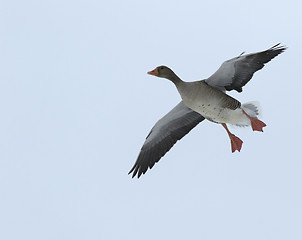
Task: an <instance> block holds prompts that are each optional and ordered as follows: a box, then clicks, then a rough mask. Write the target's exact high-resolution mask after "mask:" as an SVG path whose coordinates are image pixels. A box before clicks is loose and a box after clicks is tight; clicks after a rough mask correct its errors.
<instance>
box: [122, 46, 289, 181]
mask: <svg viewBox="0 0 302 240" xmlns="http://www.w3.org/2000/svg"><path fill="white" fill-rule="evenodd" d="M285 50H286V47H285V46H281V45H280V44H277V45H275V46H273V47H271V48H269V49H267V50H265V51H262V52H257V53H252V54H246V55H243V54H244V53H242V54H240V55H239V56H238V57H235V58H232V59H230V60H227V61H225V62H224V63H222V65H221V66H220V68H219V69H218V70H217V71H216V72H215V73H214V74H213V75H212V76H210V77H209V78H207V79H205V80H201V81H195V82H184V81H182V80H181V79H180V78H179V77H178V76H177V75H176V74H175V73H174V72H173V71H172V70H171V69H170V68H168V67H166V66H159V67H157V68H155V69H154V70H152V71H149V72H148V74H151V75H154V76H157V77H161V78H167V79H169V80H170V81H172V82H173V83H174V84H175V85H176V88H177V90H178V92H179V94H180V96H181V98H182V101H181V102H180V103H179V104H177V105H176V106H175V107H174V108H173V109H172V110H171V111H170V112H168V113H167V114H166V115H165V116H164V117H163V118H161V119H160V120H159V121H158V122H157V123H156V124H155V125H154V127H153V128H152V129H151V131H150V133H149V134H148V136H147V137H146V140H145V143H144V145H143V146H142V148H141V150H140V153H139V155H138V158H137V160H136V162H135V164H134V166H133V168H132V169H131V170H130V172H129V173H128V174H130V173H132V172H133V174H132V177H135V176H136V175H137V177H138V178H139V177H140V176H141V175H142V174H145V173H146V171H147V170H148V168H150V169H151V168H152V167H153V166H154V164H155V163H156V162H158V161H159V160H160V159H161V157H163V156H164V155H165V154H166V152H168V151H169V150H170V149H171V148H172V146H173V145H174V144H175V143H176V142H177V141H178V140H180V139H181V138H182V137H184V136H185V135H186V134H187V133H189V132H190V131H191V130H192V129H193V128H194V127H195V126H196V125H197V124H198V123H200V122H201V121H203V120H204V119H207V120H209V121H212V122H214V123H219V124H221V125H222V126H223V127H224V128H225V129H226V131H227V133H228V136H229V138H230V141H231V149H232V152H235V151H236V150H237V151H240V150H241V146H242V143H243V142H242V140H241V139H240V138H238V137H237V136H235V135H234V134H232V133H231V132H230V131H229V129H228V127H227V125H226V124H227V123H228V124H233V125H239V126H251V127H252V129H253V131H263V130H262V128H263V127H265V126H266V124H265V123H264V122H262V121H261V120H259V119H258V118H257V115H258V106H257V105H256V104H255V103H253V102H250V103H246V104H241V103H240V102H239V101H238V100H236V99H234V98H232V97H231V96H229V95H227V94H226V93H225V91H231V90H236V91H237V92H242V87H243V86H245V84H246V83H247V82H248V81H249V80H250V79H251V78H252V76H253V74H254V73H255V72H256V71H258V70H260V69H262V68H263V67H264V64H265V63H267V62H269V61H270V60H271V59H273V58H274V57H276V56H277V55H279V54H280V53H282V52H283V51H285Z"/></svg>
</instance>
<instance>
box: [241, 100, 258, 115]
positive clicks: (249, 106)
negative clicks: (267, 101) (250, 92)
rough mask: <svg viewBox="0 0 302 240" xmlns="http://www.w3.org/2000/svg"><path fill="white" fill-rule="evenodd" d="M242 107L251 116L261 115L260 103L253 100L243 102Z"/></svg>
mask: <svg viewBox="0 0 302 240" xmlns="http://www.w3.org/2000/svg"><path fill="white" fill-rule="evenodd" d="M241 108H242V109H243V110H244V111H245V112H246V113H247V114H248V115H250V116H251V117H253V118H257V116H259V115H261V108H260V103H259V102H256V101H253V102H247V103H245V104H242V106H241Z"/></svg>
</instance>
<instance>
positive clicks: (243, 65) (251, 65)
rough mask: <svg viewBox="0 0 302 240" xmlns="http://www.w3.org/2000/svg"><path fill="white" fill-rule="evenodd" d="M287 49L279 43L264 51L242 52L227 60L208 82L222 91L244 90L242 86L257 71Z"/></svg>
mask: <svg viewBox="0 0 302 240" xmlns="http://www.w3.org/2000/svg"><path fill="white" fill-rule="evenodd" d="M285 50H286V47H285V46H280V43H278V44H277V45H275V46H273V47H271V48H269V49H267V50H265V51H262V52H257V53H252V54H247V55H242V54H241V55H240V56H238V57H235V58H232V59H230V60H227V61H225V62H224V63H223V64H222V65H221V66H220V68H219V69H218V70H217V71H216V72H215V73H214V74H213V75H212V76H211V77H209V78H208V79H206V83H207V84H209V85H211V86H213V87H215V88H218V89H219V90H221V91H225V90H227V91H231V90H236V91H237V92H242V87H243V86H244V85H245V84H247V83H248V81H250V80H251V78H252V77H253V74H254V73H255V72H257V71H258V70H260V69H262V68H263V67H264V64H265V63H268V62H269V61H270V60H272V59H273V58H274V57H276V56H277V55H279V54H280V53H282V52H283V51H285Z"/></svg>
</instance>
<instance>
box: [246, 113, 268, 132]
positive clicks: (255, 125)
mask: <svg viewBox="0 0 302 240" xmlns="http://www.w3.org/2000/svg"><path fill="white" fill-rule="evenodd" d="M242 112H243V113H244V114H245V115H246V116H247V117H248V118H249V119H250V120H251V124H252V129H253V131H259V132H263V129H262V128H264V127H265V126H266V124H265V123H264V122H262V121H260V120H259V119H258V118H253V117H250V116H249V115H248V114H247V113H246V112H245V111H244V110H242Z"/></svg>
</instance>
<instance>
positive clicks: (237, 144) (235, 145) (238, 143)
mask: <svg viewBox="0 0 302 240" xmlns="http://www.w3.org/2000/svg"><path fill="white" fill-rule="evenodd" d="M221 125H222V126H223V127H224V128H225V130H226V131H227V133H228V135H229V137H230V140H231V146H232V152H235V151H236V150H238V152H240V150H241V147H242V143H243V141H242V140H241V139H240V138H239V137H236V136H235V135H234V134H233V133H231V132H230V131H229V129H228V127H227V125H226V124H225V123H222V124H221Z"/></svg>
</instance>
